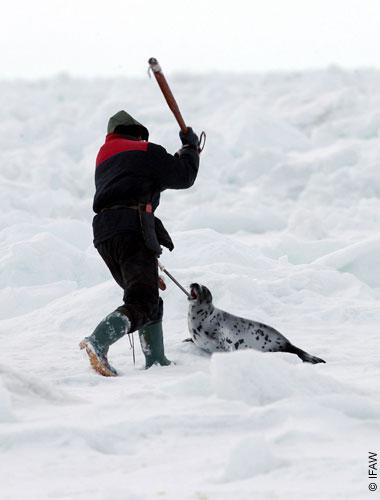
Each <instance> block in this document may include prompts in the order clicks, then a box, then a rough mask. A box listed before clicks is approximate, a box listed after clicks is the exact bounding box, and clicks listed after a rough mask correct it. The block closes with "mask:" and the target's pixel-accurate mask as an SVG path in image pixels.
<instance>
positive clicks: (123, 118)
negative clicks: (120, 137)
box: [107, 110, 149, 141]
mask: <svg viewBox="0 0 380 500" xmlns="http://www.w3.org/2000/svg"><path fill="white" fill-rule="evenodd" d="M120 125H122V126H123V127H130V128H131V131H133V133H132V135H135V134H134V133H135V132H136V130H137V131H138V132H139V134H140V135H141V137H142V139H144V141H147V140H148V138H149V131H148V129H147V128H146V127H144V125H142V124H141V123H140V122H138V121H137V120H135V119H134V118H133V117H132V116H131V115H130V114H128V113H127V112H126V111H124V110H122V111H118V112H117V113H116V114H115V115H113V116H111V118H110V119H109V121H108V126H107V134H113V133H114V132H115V129H116V127H118V126H120Z"/></svg>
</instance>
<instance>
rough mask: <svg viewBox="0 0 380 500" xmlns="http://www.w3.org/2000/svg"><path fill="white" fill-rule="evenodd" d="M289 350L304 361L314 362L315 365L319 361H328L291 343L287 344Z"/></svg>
mask: <svg viewBox="0 0 380 500" xmlns="http://www.w3.org/2000/svg"><path fill="white" fill-rule="evenodd" d="M286 351H287V352H291V353H293V354H297V356H298V357H299V358H301V359H302V361H303V362H304V363H312V364H313V365H315V364H317V363H326V361H325V360H324V359H322V358H317V356H312V355H311V354H309V353H307V352H305V351H303V350H302V349H298V347H296V346H294V345H292V344H290V345H289V346H287V349H286Z"/></svg>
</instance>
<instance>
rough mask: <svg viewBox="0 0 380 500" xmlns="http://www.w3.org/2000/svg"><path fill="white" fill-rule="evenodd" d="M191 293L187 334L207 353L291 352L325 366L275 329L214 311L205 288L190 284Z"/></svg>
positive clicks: (307, 360)
mask: <svg viewBox="0 0 380 500" xmlns="http://www.w3.org/2000/svg"><path fill="white" fill-rule="evenodd" d="M190 291H191V299H189V300H190V306H189V314H188V322H189V331H190V334H191V340H192V341H193V342H194V344H195V345H197V346H198V347H200V348H201V349H203V350H205V351H207V352H210V353H212V352H216V351H236V350H238V349H256V350H258V351H262V352H276V351H282V352H291V353H293V354H297V356H298V357H300V358H301V359H302V361H306V362H308V363H325V361H323V359H321V358H317V357H316V356H312V355H311V354H308V353H307V352H305V351H302V349H298V347H295V346H294V345H293V344H291V342H289V340H288V339H287V338H286V337H284V336H283V335H282V334H281V333H280V332H278V331H277V330H275V329H274V328H272V327H270V326H268V325H264V324H263V323H258V322H256V321H252V320H249V319H245V318H240V317H238V316H234V315H233V314H229V313H228V312H226V311H222V310H221V309H217V308H216V307H214V305H213V303H212V295H211V292H210V290H209V289H208V288H207V287H205V286H202V285H198V284H197V283H193V284H192V285H190Z"/></svg>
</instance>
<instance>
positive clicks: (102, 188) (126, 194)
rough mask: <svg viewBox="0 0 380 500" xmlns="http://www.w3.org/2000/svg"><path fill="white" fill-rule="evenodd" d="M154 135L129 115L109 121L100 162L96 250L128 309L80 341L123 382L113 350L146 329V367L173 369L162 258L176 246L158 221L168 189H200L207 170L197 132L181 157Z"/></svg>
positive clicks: (99, 367)
mask: <svg viewBox="0 0 380 500" xmlns="http://www.w3.org/2000/svg"><path fill="white" fill-rule="evenodd" d="M148 137H149V132H148V130H147V129H146V127H144V126H143V125H142V124H141V123H139V122H138V121H137V120H135V119H134V118H132V116H130V115H129V114H128V113H126V112H125V111H119V112H118V113H116V114H115V115H114V116H112V117H111V118H110V120H109V122H108V129H107V136H106V140H105V144H104V145H103V146H102V147H101V148H100V150H99V153H98V156H97V159H96V170H95V185H96V192H95V197H94V204H93V209H94V212H96V215H95V217H94V220H93V231H94V245H95V247H96V249H97V250H98V252H99V253H100V255H101V257H102V258H103V260H104V261H105V263H106V264H107V266H108V268H109V270H110V271H111V274H112V276H113V277H114V279H115V281H116V282H117V283H118V284H119V285H120V286H121V287H122V288H123V290H124V296H123V300H124V304H123V305H122V306H120V307H118V308H117V309H116V310H115V311H113V312H111V313H110V314H109V315H108V316H107V317H106V318H104V319H103V320H102V321H101V322H100V323H99V325H98V326H97V327H96V328H95V331H94V332H93V333H92V335H90V336H89V337H85V338H84V339H83V340H82V342H81V343H80V348H81V349H85V350H86V352H87V355H88V357H89V360H90V363H91V366H92V367H93V368H94V369H95V370H96V371H97V372H98V373H99V374H101V375H104V376H106V377H112V376H116V375H117V372H116V370H115V369H114V368H113V367H112V366H111V365H110V364H109V362H108V359H107V354H108V349H109V347H110V345H112V344H113V343H114V342H116V341H117V340H119V339H120V338H121V337H123V336H124V335H125V334H128V333H132V332H134V331H135V330H139V338H140V342H141V347H142V350H143V353H144V355H145V361H146V368H149V367H150V366H152V365H153V364H160V365H168V364H170V361H169V360H168V359H167V358H166V357H165V353H164V344H163V336H162V316H163V303H162V299H161V298H160V297H159V293H158V283H159V277H158V267H157V257H158V256H159V255H160V254H161V251H162V249H161V245H163V246H165V247H167V248H168V249H169V250H173V248H174V245H173V242H172V240H171V238H170V236H169V234H168V233H167V231H166V230H165V228H164V226H163V224H162V223H161V221H160V220H159V219H158V218H157V217H155V216H154V211H155V209H156V208H157V206H158V204H159V202H160V193H161V192H162V191H164V190H165V189H186V188H189V187H190V186H192V185H193V183H194V181H195V178H196V176H197V173H198V167H199V141H198V137H197V136H196V134H195V133H194V132H193V130H192V129H191V128H190V127H189V128H188V131H187V133H186V134H183V133H182V132H180V139H181V141H182V148H181V149H180V150H179V151H178V153H176V154H175V155H174V156H172V155H170V154H169V153H167V152H166V151H165V149H164V148H163V147H162V146H159V145H157V144H153V143H150V142H148Z"/></svg>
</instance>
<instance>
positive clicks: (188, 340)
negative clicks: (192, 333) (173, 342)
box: [182, 337, 194, 344]
mask: <svg viewBox="0 0 380 500" xmlns="http://www.w3.org/2000/svg"><path fill="white" fill-rule="evenodd" d="M182 342H192V343H193V344H194V340H193V339H192V338H190V337H189V338H188V339H183V340H182Z"/></svg>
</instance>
